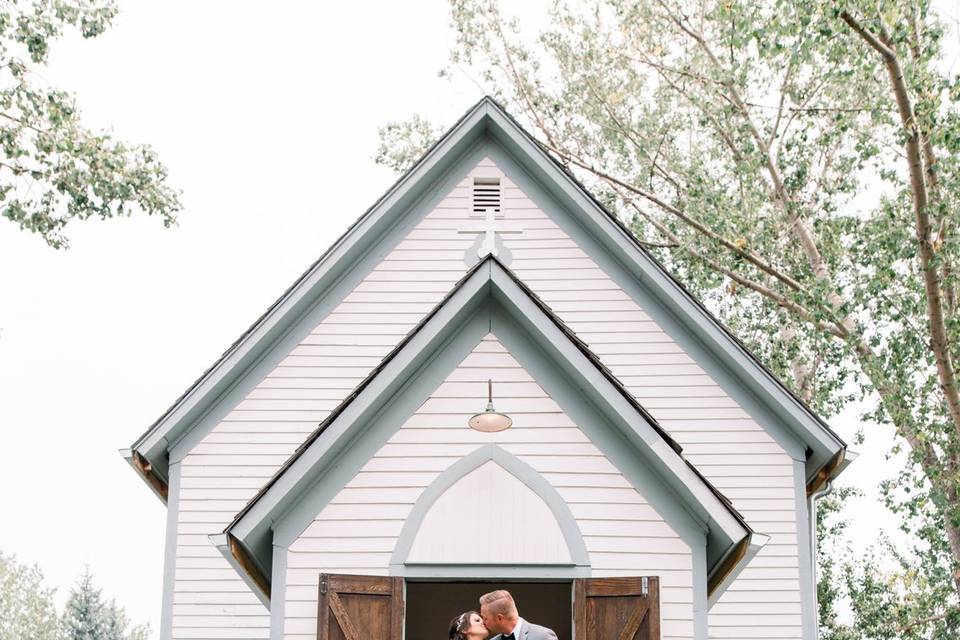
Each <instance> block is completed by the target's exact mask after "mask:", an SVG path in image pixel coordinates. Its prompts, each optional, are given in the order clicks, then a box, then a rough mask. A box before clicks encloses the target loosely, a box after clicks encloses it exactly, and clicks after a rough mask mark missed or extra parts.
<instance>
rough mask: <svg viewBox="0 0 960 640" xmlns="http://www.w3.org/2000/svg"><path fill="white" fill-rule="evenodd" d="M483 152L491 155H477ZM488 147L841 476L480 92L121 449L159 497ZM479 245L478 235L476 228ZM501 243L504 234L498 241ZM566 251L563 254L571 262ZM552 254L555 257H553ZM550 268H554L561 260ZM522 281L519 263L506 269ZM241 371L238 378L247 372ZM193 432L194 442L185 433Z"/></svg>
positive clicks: (785, 405) (616, 230)
mask: <svg viewBox="0 0 960 640" xmlns="http://www.w3.org/2000/svg"><path fill="white" fill-rule="evenodd" d="M485 152H488V153H485ZM471 154H473V156H474V157H475V156H477V155H478V154H479V155H480V157H482V156H483V155H489V156H491V157H493V159H494V161H495V163H496V165H497V166H499V167H500V169H503V170H505V171H506V172H507V173H508V174H509V176H511V178H513V179H515V180H516V181H517V182H518V183H519V184H520V185H521V187H522V188H523V190H524V191H525V192H527V193H529V194H530V195H531V197H533V198H535V199H537V200H538V204H542V205H543V206H544V207H548V208H550V209H551V219H552V220H553V221H554V222H556V224H558V225H560V226H561V227H562V228H563V229H564V231H565V232H566V233H568V234H569V235H570V236H572V237H574V238H575V239H576V244H577V245H578V247H579V248H580V249H582V250H583V251H586V252H587V253H588V255H589V257H590V259H591V260H592V261H593V262H595V263H596V264H598V265H599V266H600V267H601V268H602V269H603V270H604V271H605V272H606V273H607V274H609V275H610V277H611V278H613V280H614V281H615V282H616V283H617V284H618V285H619V286H620V287H622V289H623V290H624V291H625V292H626V293H627V294H628V295H630V296H631V297H632V298H633V299H634V300H636V301H637V303H638V304H639V305H640V308H642V309H643V310H644V311H645V312H647V313H650V314H651V315H653V316H654V319H655V320H656V321H657V322H658V324H660V325H662V326H667V325H669V326H670V327H671V335H672V336H673V337H675V338H676V339H677V341H678V342H679V343H680V344H681V345H682V347H683V349H684V350H685V351H687V352H688V353H690V354H691V355H692V356H693V357H694V358H695V359H696V361H697V363H698V364H699V365H701V366H703V367H704V368H705V369H707V372H708V374H710V375H711V377H712V378H714V379H716V380H723V381H724V382H723V385H722V386H723V387H724V389H725V390H726V391H727V392H729V393H731V395H734V394H739V395H737V397H736V399H737V402H738V403H739V404H740V405H741V406H749V407H750V409H749V411H750V412H751V413H765V414H767V415H769V416H775V419H768V420H765V421H764V428H766V429H767V430H768V431H771V432H772V433H773V434H774V436H775V437H777V439H778V441H779V442H781V445H783V446H789V444H786V445H785V444H784V443H790V442H792V443H795V444H794V449H796V448H799V454H798V455H799V456H801V457H802V456H804V454H806V477H807V481H808V489H809V490H812V489H814V488H816V486H819V484H820V483H822V482H823V481H825V480H826V479H827V478H828V477H830V476H831V475H832V474H835V473H837V472H838V468H839V466H840V463H841V461H842V455H843V451H844V444H843V443H842V441H841V440H840V439H839V438H837V436H836V435H835V434H833V433H832V432H831V431H830V430H829V428H828V427H827V426H826V425H825V424H824V423H823V422H822V421H821V420H820V419H819V418H818V417H817V416H816V415H814V414H813V413H812V412H811V411H810V410H809V409H808V408H807V407H806V406H805V405H803V403H802V402H800V401H799V400H798V399H797V398H796V397H795V396H793V395H792V394H791V393H790V392H789V391H788V390H786V388H785V387H783V385H782V384H780V383H779V382H778V381H777V380H776V379H775V377H773V376H772V375H771V374H770V373H769V372H768V371H766V370H765V369H764V368H763V367H762V366H761V365H760V364H759V363H758V362H757V361H756V360H755V359H754V358H753V357H752V356H751V355H750V353H749V352H748V351H747V350H746V349H745V348H743V346H742V345H741V344H740V343H739V342H737V341H736V340H735V339H734V338H733V337H732V336H731V335H730V334H729V333H728V332H727V331H726V330H725V329H724V328H723V327H722V326H721V325H720V324H719V323H718V322H717V321H716V320H715V319H714V318H713V317H712V316H711V315H710V314H709V313H708V312H707V311H706V310H705V309H704V308H703V307H702V305H700V304H699V303H698V302H697V301H696V300H695V299H694V298H693V297H692V296H690V295H689V294H688V293H687V292H686V291H685V290H684V289H683V288H682V286H681V285H679V284H678V283H677V282H676V281H675V280H673V278H672V277H670V276H669V274H668V273H667V272H666V271H665V270H664V269H663V268H662V267H661V266H660V265H659V264H658V263H657V262H656V261H655V260H654V259H653V258H652V257H651V256H650V255H649V254H648V253H647V252H646V251H645V250H644V249H643V248H642V247H641V246H640V245H639V244H638V243H637V242H636V239H635V238H634V237H633V236H632V235H631V234H630V232H629V231H627V230H626V229H625V228H624V227H623V226H622V224H621V223H619V221H618V220H617V219H616V217H615V216H613V215H611V214H610V213H609V212H607V211H606V210H604V209H603V208H602V206H601V205H600V204H599V203H598V202H597V201H596V200H595V199H593V198H592V197H591V196H590V194H589V193H588V192H587V191H586V190H585V189H584V188H583V187H582V186H581V185H580V184H579V183H577V182H576V180H575V179H573V177H572V176H570V175H569V174H568V173H567V172H565V171H564V170H563V168H562V167H561V166H560V165H559V164H557V163H556V162H555V161H554V160H553V159H552V158H551V157H550V156H549V155H548V154H547V153H546V152H545V151H543V150H542V149H541V148H540V147H539V146H538V144H537V143H536V141H535V140H533V139H532V138H531V137H530V136H529V135H528V134H527V133H526V132H525V131H524V130H523V129H522V128H521V127H520V126H519V125H518V124H517V123H516V122H515V121H514V120H513V119H512V118H510V116H509V115H507V114H506V113H505V112H504V111H503V110H502V109H501V108H500V107H499V105H497V104H496V103H495V102H494V101H492V100H490V99H488V98H485V99H484V100H481V101H480V102H479V103H478V104H477V105H476V106H474V107H473V108H472V109H470V110H469V111H468V112H467V113H466V114H465V115H464V117H463V118H462V119H461V120H460V121H459V122H458V123H457V124H456V125H455V126H454V127H453V128H452V129H451V130H450V131H449V132H448V133H447V134H446V135H445V136H444V137H443V138H442V139H441V140H440V141H438V143H437V144H436V145H434V147H432V148H431V150H430V151H428V152H427V153H426V154H425V155H424V157H423V158H421V160H420V161H419V162H418V163H417V164H416V165H415V166H414V167H413V168H412V169H411V170H410V171H409V172H408V173H407V174H406V175H404V177H403V178H401V179H400V180H399V181H398V182H397V183H396V184H395V185H394V186H393V187H392V188H391V189H390V190H389V191H388V192H387V193H386V194H385V195H384V196H383V197H382V198H381V199H380V200H378V202H377V203H376V204H375V205H374V206H373V207H371V208H370V209H369V210H368V211H367V212H366V213H365V214H364V215H363V216H362V217H361V218H360V219H359V220H358V221H357V222H356V223H355V224H354V225H353V226H352V227H351V228H350V229H349V230H348V231H347V233H346V234H344V236H343V237H341V238H340V239H339V240H338V241H337V242H336V243H335V244H334V246H333V247H331V248H330V249H329V250H328V251H327V252H326V253H325V254H324V255H323V256H321V258H320V259H318V261H317V262H316V263H315V264H314V265H312V266H311V268H310V269H308V271H307V272H306V273H304V274H303V276H301V278H300V279H299V280H298V281H297V282H296V283H294V285H293V286H291V288H290V289H289V290H288V291H287V292H285V293H284V295H283V296H282V297H281V298H280V299H279V300H277V302H276V303H274V305H273V306H271V307H270V309H268V310H267V312H266V313H265V314H264V315H263V316H262V317H261V318H260V319H259V320H258V321H257V322H256V323H255V324H254V325H253V326H252V327H251V328H250V329H249V330H248V331H247V332H246V333H245V334H244V335H243V336H241V338H240V339H238V340H237V342H236V343H234V345H232V346H231V347H230V349H228V350H227V352H225V353H224V355H223V357H222V358H221V359H220V360H218V361H217V362H216V363H215V364H214V365H213V366H212V367H211V368H210V369H209V370H208V371H207V372H205V373H204V375H203V376H202V377H201V378H200V379H199V380H198V381H197V382H196V383H195V384H194V385H193V386H192V387H191V388H190V389H188V390H187V392H185V393H184V395H183V396H182V397H181V398H180V399H178V400H177V402H176V403H175V404H174V405H173V406H172V407H171V408H170V409H169V410H168V411H167V412H166V413H165V414H164V415H163V416H162V417H161V418H160V419H159V420H158V421H157V422H156V423H155V424H154V425H153V426H151V428H150V429H149V430H148V431H147V432H146V433H145V434H144V435H143V436H141V438H139V439H138V440H137V441H136V442H135V443H134V445H133V446H132V447H131V449H129V450H125V451H124V452H123V453H124V455H125V457H127V458H128V460H129V461H130V463H131V464H132V465H133V466H134V467H135V469H136V470H137V471H138V472H139V473H140V475H141V476H143V477H144V478H145V479H146V480H147V481H148V483H149V484H150V485H151V487H152V488H153V489H154V490H155V491H156V492H157V493H158V494H159V495H161V497H165V495H166V483H167V464H168V454H169V452H170V451H171V450H172V449H173V448H174V447H175V446H178V445H180V446H183V443H184V442H187V443H189V442H191V441H196V438H195V435H194V432H195V431H202V430H203V429H204V428H206V429H209V428H210V427H211V426H212V425H211V419H210V416H211V415H214V414H215V411H213V409H214V408H216V407H218V406H229V405H230V403H231V402H234V403H235V402H236V401H239V400H240V399H242V398H243V394H244V393H245V392H246V391H248V390H249V388H251V386H252V385H253V384H255V382H254V381H252V380H253V379H254V378H256V375H251V372H252V371H254V370H255V369H256V367H258V366H263V365H264V363H267V364H269V356H270V354H274V355H276V354H282V353H283V352H284V350H285V349H286V350H287V351H288V350H289V347H291V346H292V345H295V344H296V340H295V338H296V335H297V333H298V332H300V333H302V332H304V331H309V328H310V324H311V323H313V324H315V323H316V321H317V319H318V318H322V317H323V314H324V313H327V312H329V310H330V309H331V308H332V307H333V306H335V305H336V304H337V303H338V302H339V301H340V300H342V299H343V298H344V297H345V296H346V294H347V293H348V292H349V291H351V290H352V288H353V287H354V286H355V285H356V284H357V283H358V282H360V281H361V280H362V278H363V277H364V276H365V275H366V274H367V273H369V271H370V270H371V269H372V268H373V266H374V265H375V264H376V262H377V261H378V260H379V257H381V256H383V255H385V254H386V252H387V251H389V249H390V248H391V247H392V246H393V245H394V244H395V243H396V241H397V238H398V237H403V235H402V234H403V233H404V232H405V230H409V229H411V228H412V227H413V225H415V224H416V223H417V222H418V221H419V220H420V219H422V217H423V216H424V215H426V212H427V211H428V210H429V206H430V204H431V203H432V202H436V198H437V194H438V193H441V194H442V193H443V192H445V190H449V188H451V187H452V185H453V184H455V182H456V180H458V179H459V175H462V173H460V174H458V172H462V171H463V166H464V165H463V163H464V161H465V160H467V161H470V162H476V160H469V158H470V157H471ZM476 237H477V240H478V243H479V242H480V241H481V236H480V235H479V234H478V235H477V236H476ZM498 246H499V247H500V248H502V247H503V245H502V242H501V244H500V245H498ZM575 261H576V260H575V259H572V260H571V259H564V260H563V262H564V263H565V264H567V265H573V264H574V263H575ZM558 262H559V261H558ZM558 266H561V265H559V264H558ZM512 267H513V268H515V269H516V270H517V272H518V273H520V275H521V277H525V274H524V270H523V265H512ZM245 379H246V380H245ZM191 438H193V440H191Z"/></svg>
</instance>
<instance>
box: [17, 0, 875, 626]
mask: <svg viewBox="0 0 960 640" xmlns="http://www.w3.org/2000/svg"><path fill="white" fill-rule="evenodd" d="M121 7H122V13H121V15H120V17H119V19H118V20H117V21H116V23H115V25H114V27H113V28H112V29H110V30H109V31H108V32H107V33H106V34H105V35H104V36H102V37H100V38H98V39H95V40H92V41H82V40H80V39H79V38H68V39H66V40H65V41H62V42H60V43H58V44H56V45H55V48H54V55H53V59H52V65H51V68H50V69H49V70H48V71H47V72H45V73H44V77H45V78H46V79H47V80H48V81H50V82H51V83H52V84H54V85H58V86H60V87H62V88H66V89H69V90H72V91H75V92H76V94H77V97H78V101H79V104H80V106H81V108H82V109H83V112H84V115H85V117H86V120H87V122H88V123H89V124H92V125H95V126H98V127H99V126H112V128H113V130H114V132H115V133H116V134H117V135H119V136H120V137H122V138H124V139H127V140H130V141H142V142H149V143H151V144H153V146H154V147H155V148H156V149H157V151H158V152H159V153H160V156H161V157H162V158H163V160H164V161H165V162H166V163H167V165H168V167H169V168H170V171H171V181H172V183H173V184H174V185H176V186H177V187H178V188H180V189H182V191H183V202H184V204H185V209H184V211H183V212H182V214H181V215H180V225H179V226H178V227H176V228H174V229H172V230H165V229H164V228H163V227H162V225H161V224H160V223H159V222H158V221H156V220H151V219H146V218H143V219H141V218H135V219H129V220H121V221H114V222H110V223H98V222H88V223H83V224H82V225H77V226H75V227H73V228H72V229H71V230H70V236H71V240H72V248H71V249H70V250H69V251H66V252H55V251H54V250H52V249H49V248H48V247H47V246H46V245H44V244H43V243H42V242H41V241H40V240H39V239H38V238H36V237H33V236H31V235H28V234H26V233H24V232H21V231H18V230H17V229H16V228H15V227H14V226H13V225H11V224H10V223H8V222H6V221H3V220H0V274H2V276H0V330H2V334H0V438H2V439H0V550H3V551H4V552H6V553H10V552H13V553H16V554H17V555H18V557H19V558H20V559H21V560H22V561H27V562H31V563H33V562H35V563H37V564H39V565H40V567H41V569H42V570H43V572H44V573H45V575H46V577H47V582H48V584H49V585H50V586H53V587H56V588H57V589H58V595H59V600H60V601H61V602H62V600H63V598H64V597H65V595H66V593H67V591H68V590H69V587H70V586H71V585H72V584H73V582H74V581H75V580H76V578H77V576H78V575H79V574H80V573H81V572H82V571H83V568H84V566H85V565H87V566H89V567H90V569H91V571H92V572H93V574H94V576H95V578H96V580H97V582H98V583H99V584H100V585H101V586H102V587H103V588H104V591H105V594H106V595H108V596H109V597H116V598H118V600H119V601H120V602H121V603H122V604H123V605H124V606H125V607H126V608H127V610H128V612H129V614H130V615H131V617H132V618H133V620H134V621H136V622H150V623H151V626H152V627H153V631H154V634H156V632H157V629H158V626H159V616H160V593H161V582H162V561H163V536H164V514H165V509H164V507H163V505H162V504H161V503H160V501H159V500H158V499H157V498H155V497H154V496H153V494H152V493H151V492H150V491H149V490H148V489H147V488H146V486H145V485H144V484H143V483H142V482H141V481H140V480H138V479H137V477H136V476H135V475H134V473H133V472H132V471H131V470H130V469H129V467H127V465H126V463H125V462H124V461H123V460H122V459H121V458H120V456H119V454H118V453H117V449H118V448H121V447H126V446H129V444H130V443H131V442H132V441H133V440H134V439H135V438H136V437H137V436H138V435H139V434H140V433H141V432H142V431H143V430H144V429H145V428H146V427H147V426H148V425H150V424H151V423H152V422H153V421H154V420H155V419H156V418H157V417H158V416H159V415H160V414H161V413H162V412H163V410H164V409H165V408H166V407H167V406H168V405H169V404H170V403H171V402H172V401H173V400H174V399H175V398H177V397H178V396H179V394H180V393H181V392H182V391H183V390H184V389H185V388H186V387H187V386H188V385H189V384H190V383H191V382H192V381H193V380H194V379H195V378H196V377H197V376H198V375H199V374H200V373H201V372H202V371H204V369H205V368H206V367H207V366H208V365H209V364H210V363H211V362H213V361H214V360H215V359H216V358H217V357H218V356H219V355H220V353H221V352H222V351H223V350H224V348H226V347H227V346H228V345H229V344H230V343H231V342H233V340H234V339H235V338H236V337H237V336H238V335H239V334H240V333H241V332H242V331H243V330H244V329H245V328H246V327H247V326H248V325H249V324H250V323H251V322H252V321H253V320H255V319H256V318H257V317H258V316H259V315H260V313H262V312H263V310H264V309H265V308H266V307H267V306H268V305H269V304H270V303H271V302H273V300H274V299H275V298H276V297H277V296H278V295H279V294H280V293H282V292H283V291H284V289H286V287H287V286H288V285H289V284H290V283H291V282H292V281H293V280H294V279H295V278H296V277H297V276H298V275H299V274H300V273H301V272H302V271H303V270H304V268H306V266H307V265H309V264H310V263H311V262H312V261H313V260H314V259H315V258H316V256H317V255H319V254H320V253H321V252H322V251H323V250H324V249H326V248H327V247H328V246H329V245H330V244H331V243H332V242H333V241H334V240H335V239H336V238H337V237H338V236H339V235H340V234H341V233H342V232H343V231H344V230H345V229H346V227H347V226H348V225H349V224H350V223H351V222H352V221H353V220H354V219H356V218H357V217H358V216H359V215H360V214H361V213H362V212H363V211H364V210H365V209H366V208H367V207H368V206H369V205H370V204H372V203H373V202H374V200H376V198H377V197H378V196H379V195H380V194H381V193H382V192H383V191H384V190H385V189H386V187H387V186H388V185H389V184H390V183H391V182H392V181H393V179H394V176H393V175H392V174H391V173H390V172H389V171H388V170H386V169H383V168H378V167H376V166H374V164H373V161H372V156H373V154H374V152H375V150H376V146H377V142H378V139H377V127H378V126H381V125H383V124H384V123H386V122H387V121H389V120H395V119H402V118H405V117H407V116H408V115H410V114H411V113H413V112H419V113H421V114H423V115H425V116H427V117H428V118H430V119H431V120H433V121H436V122H441V123H444V124H448V123H451V122H453V121H454V120H455V119H456V118H457V117H459V116H460V115H461V114H462V112H463V111H465V110H466V109H467V108H468V107H469V106H470V105H471V104H472V103H474V102H475V101H476V100H477V99H479V97H480V96H481V93H480V90H479V89H478V88H477V87H476V86H475V85H473V84H472V83H471V82H470V81H469V80H468V79H467V78H465V77H463V78H459V79H457V80H455V81H454V82H453V83H451V82H449V81H447V80H442V79H439V78H437V71H438V69H439V68H440V67H441V66H443V64H444V63H445V62H446V60H447V55H448V51H449V47H450V44H451V41H452V38H451V35H450V30H449V28H448V17H447V4H446V2H445V1H443V0H430V1H424V0H420V1H418V2H404V3H400V2H381V3H372V4H371V3H361V2H348V3H308V2H278V1H274V2H271V3H267V4H264V3H262V2H238V1H229V2H196V1H195V0H194V1H191V2H186V1H183V0H175V1H171V0H168V1H167V2H162V3H161V2H121ZM267 8H268V10H267ZM530 18H531V19H534V18H535V16H534V14H531V16H530ZM834 424H835V426H836V427H837V428H838V430H839V431H840V432H841V433H842V434H843V435H844V436H845V437H850V436H851V434H852V433H853V432H854V431H855V429H856V427H857V425H856V413H855V412H851V413H850V414H849V415H845V416H842V417H841V418H840V419H838V420H835V421H834ZM885 448H886V444H885V442H884V441H883V439H881V438H874V439H873V440H871V441H869V442H868V447H866V448H865V451H864V453H865V458H866V459H863V458H862V459H861V461H860V462H858V463H857V464H856V465H855V466H854V467H853V468H852V469H851V470H850V471H849V472H848V476H847V479H846V480H847V482H849V483H855V484H859V485H862V486H863V487H865V488H867V489H868V490H869V489H871V488H872V487H874V486H875V485H876V483H877V481H878V480H879V479H881V478H883V477H885V473H884V471H883V468H884V464H883V456H882V452H883V451H884V450H885ZM877 519H882V520H884V521H886V522H887V523H889V522H890V521H889V518H884V515H883V512H882V510H881V509H879V508H877V507H876V506H873V505H872V504H871V502H870V501H869V500H865V501H862V502H861V506H860V511H858V512H857V517H856V518H855V521H854V526H855V528H856V531H855V534H856V535H857V536H858V537H859V538H862V540H863V541H865V542H866V541H869V540H872V539H873V537H874V535H875V532H876V524H875V522H876V521H877Z"/></svg>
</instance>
